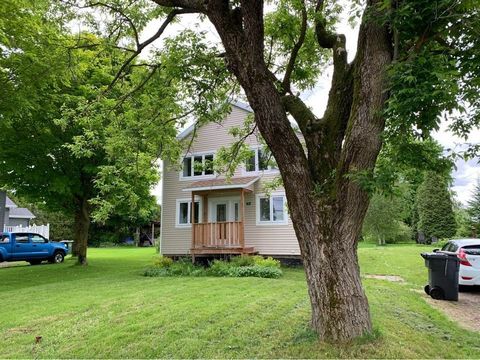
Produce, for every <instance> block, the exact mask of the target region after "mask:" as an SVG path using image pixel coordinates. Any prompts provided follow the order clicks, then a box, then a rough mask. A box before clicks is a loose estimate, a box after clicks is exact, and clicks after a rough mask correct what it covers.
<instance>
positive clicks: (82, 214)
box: [74, 198, 90, 265]
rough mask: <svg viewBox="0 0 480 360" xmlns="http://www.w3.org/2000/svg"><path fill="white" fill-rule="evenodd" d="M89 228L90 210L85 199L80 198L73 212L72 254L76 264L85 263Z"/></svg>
mask: <svg viewBox="0 0 480 360" xmlns="http://www.w3.org/2000/svg"><path fill="white" fill-rule="evenodd" d="M89 229H90V210H89V205H88V201H87V199H83V198H82V199H80V200H79V205H78V209H77V212H76V214H75V242H74V248H75V251H74V256H77V264H79V265H87V246H88V231H89Z"/></svg>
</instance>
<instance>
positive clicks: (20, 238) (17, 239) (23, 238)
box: [15, 234, 29, 243]
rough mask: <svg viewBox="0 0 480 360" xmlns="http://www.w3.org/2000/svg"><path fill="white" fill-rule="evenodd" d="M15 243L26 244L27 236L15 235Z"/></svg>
mask: <svg viewBox="0 0 480 360" xmlns="http://www.w3.org/2000/svg"><path fill="white" fill-rule="evenodd" d="M15 242H16V243H28V242H29V240H28V234H15Z"/></svg>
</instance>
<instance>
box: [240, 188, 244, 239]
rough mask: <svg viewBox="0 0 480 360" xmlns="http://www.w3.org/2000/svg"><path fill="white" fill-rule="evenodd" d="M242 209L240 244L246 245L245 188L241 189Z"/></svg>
mask: <svg viewBox="0 0 480 360" xmlns="http://www.w3.org/2000/svg"><path fill="white" fill-rule="evenodd" d="M240 211H241V221H242V222H241V224H240V245H241V247H242V248H244V247H245V231H244V227H245V189H243V188H241V189H240Z"/></svg>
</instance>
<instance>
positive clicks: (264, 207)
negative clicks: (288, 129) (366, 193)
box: [161, 103, 300, 257]
mask: <svg viewBox="0 0 480 360" xmlns="http://www.w3.org/2000/svg"><path fill="white" fill-rule="evenodd" d="M251 113H252V110H251V108H250V107H249V106H248V105H245V104H242V103H234V104H232V111H231V113H230V114H229V115H228V116H227V117H226V119H225V120H224V121H223V122H222V123H221V124H216V123H208V124H206V125H204V126H202V127H199V128H198V129H196V131H195V132H196V134H195V135H196V136H195V137H194V139H193V141H192V136H193V135H194V134H193V132H194V131H193V129H194V127H193V126H191V127H190V128H187V129H186V130H185V131H183V132H182V133H181V134H180V135H179V139H181V140H182V141H184V142H185V143H186V144H189V145H190V146H189V151H188V153H186V154H185V156H184V157H183V159H182V160H183V163H182V164H170V163H168V162H164V165H163V189H162V199H163V200H162V230H161V253H162V254H164V255H167V256H181V255H192V256H193V257H195V256H197V257H198V256H207V255H208V256H210V255H215V254H252V253H258V254H261V255H271V256H276V257H297V256H299V255H300V249H299V246H298V242H297V239H296V236H295V232H294V229H293V226H292V222H291V220H290V219H289V215H288V211H287V203H286V197H285V191H284V189H283V188H276V189H274V190H270V191H266V190H265V186H266V185H267V184H269V183H271V181H272V180H274V179H275V178H277V177H279V176H280V174H279V171H278V170H277V169H276V168H275V167H274V166H272V165H270V164H269V162H268V161H267V159H266V157H267V156H268V155H266V154H265V151H264V146H262V145H261V144H260V142H259V140H258V137H257V136H256V135H255V134H253V135H251V136H249V137H248V138H247V139H246V144H248V146H250V149H251V156H250V158H249V160H248V161H247V162H246V163H245V164H244V165H243V166H240V167H239V168H238V169H236V171H235V174H234V176H233V177H232V178H230V179H226V178H225V176H222V175H221V174H215V173H214V171H213V169H212V167H211V166H209V164H211V162H212V161H213V159H214V158H215V154H216V152H217V151H218V149H219V148H220V147H222V146H229V145H231V144H232V143H233V141H234V138H233V136H232V135H231V134H230V133H229V129H230V128H232V127H238V126H242V125H243V123H244V120H245V118H246V117H247V116H248V115H249V114H251ZM192 204H194V205H193V206H192Z"/></svg>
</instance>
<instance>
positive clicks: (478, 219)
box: [467, 178, 480, 237]
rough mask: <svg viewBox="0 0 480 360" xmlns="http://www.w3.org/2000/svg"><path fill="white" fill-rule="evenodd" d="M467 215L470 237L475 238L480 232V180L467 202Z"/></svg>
mask: <svg viewBox="0 0 480 360" xmlns="http://www.w3.org/2000/svg"><path fill="white" fill-rule="evenodd" d="M467 211H468V215H469V218H470V225H471V231H472V236H474V237H477V236H478V233H479V232H480V178H479V179H477V185H476V186H475V189H474V190H473V193H472V199H471V200H470V201H469V202H468V208H467Z"/></svg>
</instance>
